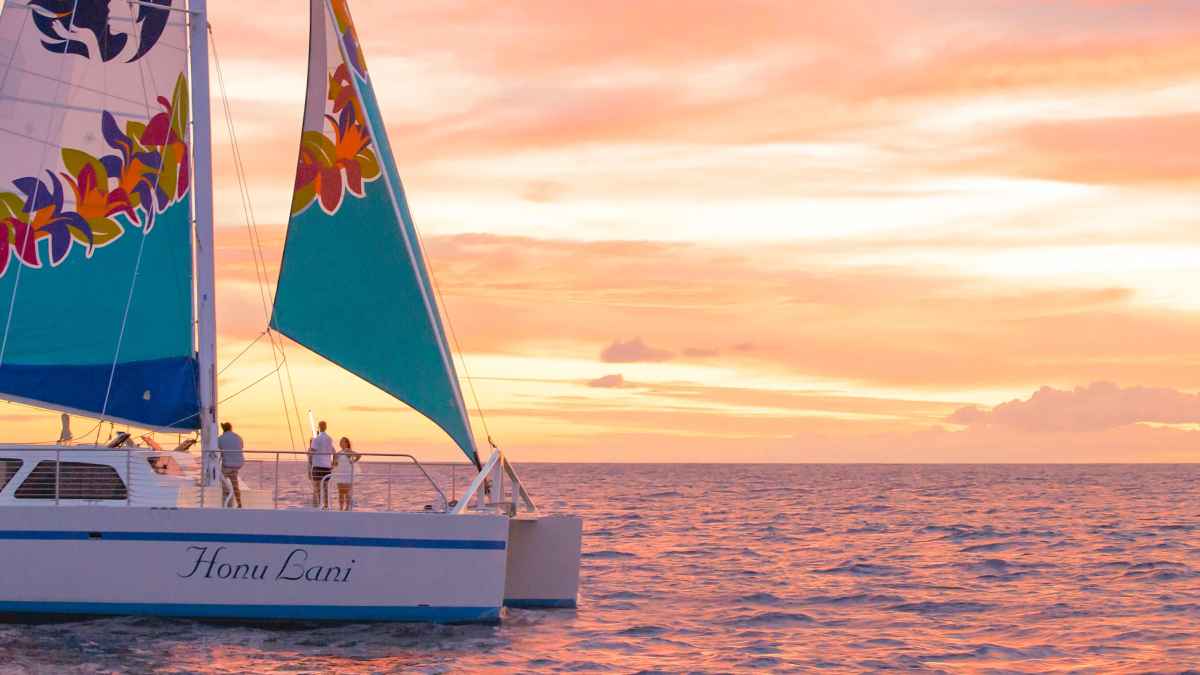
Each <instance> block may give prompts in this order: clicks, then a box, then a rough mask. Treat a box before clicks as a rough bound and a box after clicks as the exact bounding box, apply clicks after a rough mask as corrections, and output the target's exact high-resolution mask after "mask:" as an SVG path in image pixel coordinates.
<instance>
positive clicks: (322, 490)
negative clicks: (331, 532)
mask: <svg viewBox="0 0 1200 675" xmlns="http://www.w3.org/2000/svg"><path fill="white" fill-rule="evenodd" d="M317 429H319V431H318V432H317V435H316V436H313V439H312V443H311V444H309V446H308V465H309V478H311V479H312V484H313V507H314V508H318V507H319V508H326V509H327V508H329V488H328V484H327V483H325V477H326V476H328V475H329V473H330V472H331V471H332V470H333V438H331V437H330V436H329V434H327V433H325V420H321V421H320V422H318V423H317Z"/></svg>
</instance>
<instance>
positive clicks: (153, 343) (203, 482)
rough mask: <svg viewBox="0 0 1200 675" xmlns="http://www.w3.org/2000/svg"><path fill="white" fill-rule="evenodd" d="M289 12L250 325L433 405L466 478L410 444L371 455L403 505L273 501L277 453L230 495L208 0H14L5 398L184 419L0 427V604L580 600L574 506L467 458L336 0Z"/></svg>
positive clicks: (382, 607)
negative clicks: (294, 49)
mask: <svg viewBox="0 0 1200 675" xmlns="http://www.w3.org/2000/svg"><path fill="white" fill-rule="evenodd" d="M300 2H301V0H297V4H299V3H300ZM308 4H309V12H310V36H309V59H308V92H307V97H306V100H305V105H304V118H303V119H304V121H303V132H302V137H301V141H300V152H299V161H298V162H297V168H296V178H295V186H294V196H293V199H292V203H291V213H290V218H289V223H288V230H287V236H286V240H285V246H284V254H283V260H282V263H281V266H280V272H279V279H278V286H277V290H276V293H275V297H274V302H273V306H272V309H271V312H270V317H269V325H268V330H269V331H273V332H274V333H275V334H282V335H286V336H288V337H289V338H291V339H292V340H294V341H295V342H297V343H299V344H300V345H303V346H304V347H306V348H308V349H310V350H312V351H313V352H315V353H317V354H319V355H320V356H322V357H324V358H325V359H327V360H328V361H330V362H332V363H333V364H335V365H336V366H339V367H341V368H343V369H345V370H347V371H349V372H351V373H353V374H355V375H357V376H359V377H361V378H363V379H365V380H366V381H368V382H370V383H372V384H373V385H375V386H377V387H379V388H380V389H382V390H384V391H385V392H387V393H389V394H391V395H392V396H394V397H395V398H396V399H398V400H400V401H402V402H404V403H405V404H407V405H408V406H410V407H412V408H413V409H415V410H416V411H418V412H420V413H421V414H423V415H424V416H426V417H427V418H429V419H430V420H432V421H433V422H434V423H435V424H437V425H438V426H439V427H440V428H441V429H442V430H444V431H445V433H446V434H447V435H448V436H449V438H450V439H451V440H452V441H453V442H454V443H455V444H456V445H457V446H458V447H460V448H461V449H462V451H463V452H464V454H465V455H466V457H467V459H468V460H469V461H470V472H471V473H470V475H471V476H472V478H471V481H470V484H469V485H467V486H466V488H465V491H464V492H463V493H462V494H461V495H459V494H457V493H456V492H453V493H452V494H451V495H447V494H446V493H445V491H444V490H442V489H441V488H440V487H439V486H438V485H437V484H436V481H434V480H433V479H432V478H431V477H430V473H429V472H428V471H426V470H425V468H424V467H423V466H422V465H421V464H420V462H419V461H418V460H417V459H416V458H414V457H411V456H409V455H400V454H387V453H364V454H365V455H366V457H365V461H363V462H359V463H358V464H357V465H356V466H357V467H359V468H358V471H359V472H360V474H361V476H362V477H363V479H366V478H368V477H370V476H372V475H376V476H378V475H381V474H380V473H379V471H378V467H381V466H385V465H388V466H390V464H389V462H390V463H395V462H405V463H407V464H409V465H411V466H413V467H415V468H416V469H417V470H419V472H420V474H421V475H423V476H424V477H425V478H429V480H430V483H431V484H432V490H434V491H435V492H436V494H437V498H436V499H433V500H431V501H430V503H429V504H428V505H426V506H425V507H424V508H422V509H419V510H415V511H413V512H398V511H396V510H395V509H394V508H392V507H393V504H392V492H391V483H390V482H389V483H388V485H387V488H388V489H387V501H386V505H385V504H383V503H382V502H381V501H379V500H380V499H382V497H379V499H376V503H375V506H374V507H371V506H370V505H367V504H366V503H365V502H366V501H368V500H366V499H365V498H364V500H363V501H364V505H362V506H361V507H359V508H354V509H353V510H349V511H345V512H342V511H334V510H328V509H323V508H320V507H319V506H317V507H314V506H313V505H312V504H308V505H307V506H304V505H301V504H296V503H288V502H287V500H286V499H281V496H280V485H279V483H280V475H281V469H280V467H281V460H280V455H279V453H274V455H273V457H271V456H270V455H271V453H263V454H265V455H267V456H266V457H257V459H258V460H259V464H260V465H261V466H267V465H271V464H272V463H273V469H272V476H273V485H271V486H270V487H269V488H268V487H267V486H266V485H263V484H259V485H257V486H254V485H246V486H244V489H242V491H241V493H242V494H241V495H240V496H239V497H238V499H239V500H241V501H243V502H244V503H243V506H244V507H245V508H243V509H237V508H231V507H234V506H236V504H234V497H235V495H234V492H233V491H232V490H231V489H230V488H231V487H232V486H231V485H230V484H229V481H228V479H227V478H224V477H223V476H222V473H221V471H220V467H221V463H222V454H223V453H221V452H220V451H219V450H218V449H217V444H216V439H217V414H218V413H217V411H218V403H219V399H218V396H217V377H216V376H217V364H216V351H217V350H216V335H217V326H216V318H215V302H216V295H215V292H214V289H215V272H216V270H215V266H214V260H213V249H214V228H213V203H212V194H213V175H212V157H211V151H212V147H211V146H212V141H211V121H210V113H209V59H208V54H209V24H208V18H207V12H206V0H190V1H189V0H113V1H112V2H109V0H6V1H5V2H4V4H3V7H2V8H0V238H2V240H0V321H2V322H3V324H2V326H3V336H2V338H0V398H4V399H6V400H10V401H16V402H21V403H25V404H29V405H34V406H38V407H41V408H44V409H47V410H54V411H59V412H61V413H64V414H76V415H83V416H87V417H89V418H95V419H98V420H101V421H107V422H110V423H114V424H120V425H125V426H128V427H131V428H132V427H136V428H140V429H146V430H149V431H151V432H154V431H157V432H171V433H177V434H184V435H187V436H189V437H190V438H189V439H188V440H187V441H185V442H184V443H181V444H180V447H179V448H176V449H173V450H165V449H163V448H162V447H160V446H159V444H158V443H156V442H155V441H154V440H153V437H152V436H150V435H146V436H143V437H142V440H141V441H140V442H139V440H138V439H137V438H135V437H133V436H132V435H131V434H129V433H121V434H118V435H117V436H116V437H115V438H113V439H111V440H109V441H107V442H103V443H101V442H98V441H99V434H97V436H96V439H95V440H96V441H97V442H93V443H87V442H86V440H87V439H84V442H72V441H71V439H70V435H71V434H70V433H69V432H68V431H67V427H66V425H65V424H64V433H63V434H62V437H61V438H60V439H59V440H58V441H57V442H51V443H46V444H39V443H32V444H12V445H3V446H0V508H2V509H3V510H0V513H2V514H4V515H3V516H0V561H2V564H3V567H4V574H3V575H0V614H4V615H16V616H19V617H21V616H29V615H42V616H44V615H66V616H79V615H157V616H178V617H197V618H208V619H229V620H269V621H281V620H282V621H288V620H337V621H437V622H492V621H497V620H499V619H500V617H501V612H502V607H504V606H520V607H574V606H575V603H576V597H577V595H578V584H579V559H580V541H581V522H580V520H579V518H577V517H573V516H570V515H549V514H545V513H542V512H539V511H538V510H537V508H536V506H535V504H534V501H533V499H532V498H531V496H530V495H529V493H528V491H527V490H526V489H525V486H524V485H523V484H522V483H521V481H520V479H519V477H518V476H517V473H516V471H515V469H514V468H513V466H512V465H511V464H510V463H509V461H508V459H507V458H506V456H505V455H504V453H503V452H501V451H500V450H499V449H497V448H495V447H494V446H493V448H492V452H491V454H490V456H488V457H487V458H486V460H485V459H484V457H483V456H482V454H481V452H480V449H479V446H478V444H477V442H476V437H475V434H474V433H473V430H472V427H471V422H470V418H469V415H468V409H467V407H466V404H465V402H464V398H463V394H462V391H461V388H460V383H459V378H458V374H457V371H456V368H455V363H454V359H453V352H452V350H451V346H450V341H449V340H447V331H446V325H445V322H444V320H443V317H442V314H441V310H440V309H439V305H438V302H437V294H436V293H435V287H434V286H433V284H431V278H430V273H429V270H428V269H427V266H426V262H425V256H424V252H423V250H422V247H421V241H420V238H419V236H418V233H417V229H416V227H415V225H414V224H413V219H412V216H411V214H410V213H409V208H408V203H407V199H406V197H405V193H404V188H403V186H402V184H401V182H400V175H399V171H398V169H397V166H396V162H395V158H394V156H393V153H392V151H391V148H390V146H389V143H388V136H387V132H386V129H385V128H384V124H383V120H382V117H381V115H380V111H379V105H378V103H377V101H376V98H375V93H374V88H373V86H372V83H371V79H370V76H369V74H368V71H367V64H366V60H365V58H364V56H363V50H362V47H361V44H360V43H359V40H358V36H357V34H356V32H355V28H354V23H353V21H352V19H351V16H350V11H349V7H348V6H347V2H346V0H309V3H308ZM314 270H320V273H314ZM330 312H335V313H336V320H329V313H330ZM289 424H290V422H289ZM196 440H198V443H196ZM193 443H195V445H194V446H193V445H192V444H193ZM489 443H490V439H489ZM247 455H249V457H248V458H249V459H251V460H255V459H256V455H255V453H254V452H253V451H248V452H247ZM388 471H389V472H388V474H387V475H388V476H389V477H390V476H391V473H390V468H389V470H388ZM267 482H268V483H270V482H271V481H267ZM329 487H330V486H328V485H327V484H325V485H318V486H314V494H315V495H317V496H318V497H319V493H320V491H321V490H322V489H325V490H327V489H328V488H329ZM356 490H358V488H356ZM379 494H380V493H377V494H376V497H378V495H379ZM320 502H321V500H320V499H319V498H318V499H317V500H316V503H317V504H318V505H319V504H320Z"/></svg>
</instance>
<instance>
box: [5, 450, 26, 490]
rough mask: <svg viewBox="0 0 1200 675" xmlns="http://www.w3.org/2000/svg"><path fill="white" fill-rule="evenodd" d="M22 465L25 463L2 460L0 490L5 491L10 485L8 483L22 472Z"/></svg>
mask: <svg viewBox="0 0 1200 675" xmlns="http://www.w3.org/2000/svg"><path fill="white" fill-rule="evenodd" d="M22 464H24V462H22V461H21V460H19V459H9V458H7V457H2V458H0V490H3V489H4V487H5V486H6V485H8V481H10V480H12V477H13V476H15V475H17V472H18V471H20V470H21V465H22Z"/></svg>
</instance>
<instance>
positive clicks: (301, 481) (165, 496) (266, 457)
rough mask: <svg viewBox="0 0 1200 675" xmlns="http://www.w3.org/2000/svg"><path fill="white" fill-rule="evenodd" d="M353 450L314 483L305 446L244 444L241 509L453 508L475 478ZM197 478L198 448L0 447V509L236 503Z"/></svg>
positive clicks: (458, 465) (456, 465) (454, 466)
mask: <svg viewBox="0 0 1200 675" xmlns="http://www.w3.org/2000/svg"><path fill="white" fill-rule="evenodd" d="M214 454H216V455H219V454H220V453H219V452H218V453H214ZM360 454H361V455H362V460H361V461H359V462H356V463H353V464H351V470H350V472H349V476H348V477H347V476H345V475H342V476H336V475H330V476H329V477H327V478H325V479H324V480H323V481H322V482H320V483H314V481H312V480H311V478H310V469H309V464H308V461H307V455H306V453H303V452H289V451H255V450H247V451H245V456H246V463H245V465H244V466H243V467H242V468H241V469H240V470H239V471H238V473H237V482H238V488H239V489H238V491H239V492H240V496H241V507H242V508H245V509H272V510H274V509H313V508H322V509H329V510H347V511H402V512H413V511H426V512H428V511H432V512H439V513H440V512H447V511H449V510H451V509H453V508H454V506H455V505H456V504H457V503H458V500H459V499H460V498H461V497H462V496H463V495H464V494H466V493H467V491H468V490H470V489H471V483H472V481H473V479H475V478H476V477H477V475H478V473H477V471H476V470H475V467H474V466H472V465H470V464H468V463H465V462H432V463H422V462H420V461H418V460H417V459H416V458H415V457H413V456H412V455H408V454H404V453H371V452H364V453H360ZM213 464H214V465H215V464H216V462H214V463H213ZM214 474H215V472H214ZM200 476H201V461H200V457H199V454H198V453H195V452H189V451H168V450H156V449H151V448H143V447H133V448H107V447H97V446H28V445H0V506H35V505H41V506H44V505H47V504H54V505H59V506H79V505H89V506H153V507H175V508H222V507H230V508H237V506H238V504H237V497H236V496H235V494H234V493H233V492H232V491H231V490H230V489H229V487H231V485H230V481H229V479H228V478H227V477H226V476H223V475H214V477H213V478H212V479H210V481H208V485H206V486H202V485H201V482H202V481H201V480H200ZM347 478H348V482H344V481H346V480H347ZM339 483H342V485H339ZM318 485H319V486H320V489H319V490H318V489H317V486H318ZM339 492H344V494H345V495H346V500H345V501H344V502H343V503H339ZM318 495H319V496H320V499H319V500H318V499H317V498H316V497H317V496H318ZM326 496H327V499H326ZM491 506H495V505H494V504H493V505H491Z"/></svg>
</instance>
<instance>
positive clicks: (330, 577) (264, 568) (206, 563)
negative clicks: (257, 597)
mask: <svg viewBox="0 0 1200 675" xmlns="http://www.w3.org/2000/svg"><path fill="white" fill-rule="evenodd" d="M227 549H228V547H226V546H218V547H217V548H216V549H214V550H213V551H212V554H211V555H210V554H209V547H207V546H189V547H187V550H188V551H193V552H195V554H196V560H195V561H194V562H193V563H192V568H191V570H189V571H188V572H187V573H186V574H184V573H182V572H177V573H176V575H177V576H179V577H180V578H181V579H191V578H193V577H197V578H204V579H225V580H230V581H233V580H238V581H242V580H245V581H262V580H264V579H267V578H268V576H269V575H271V566H270V565H267V564H262V563H230V562H224V561H222V560H221V559H220V557H221V554H222V553H223V552H224V551H226V550H227ZM309 557H310V556H309V553H308V550H307V549H303V548H296V549H292V551H291V553H288V554H287V557H286V558H284V559H283V563H282V564H280V565H279V567H278V571H277V572H276V573H275V574H274V575H273V576H270V578H271V579H273V580H275V581H310V582H321V583H324V582H338V583H345V582H347V581H350V573H351V572H353V571H354V567H353V566H354V565H355V564H356V563H357V562H358V561H357V560H351V561H350V564H349V565H345V566H342V565H313V564H309Z"/></svg>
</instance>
